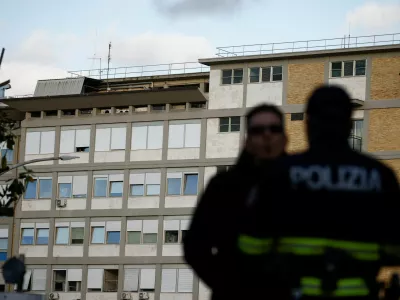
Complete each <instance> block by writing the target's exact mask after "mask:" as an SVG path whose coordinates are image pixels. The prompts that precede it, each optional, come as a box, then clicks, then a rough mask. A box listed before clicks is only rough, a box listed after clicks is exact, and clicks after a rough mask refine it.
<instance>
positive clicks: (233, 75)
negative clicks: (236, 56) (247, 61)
mask: <svg viewBox="0 0 400 300" xmlns="http://www.w3.org/2000/svg"><path fill="white" fill-rule="evenodd" d="M224 71H230V72H231V75H230V76H229V77H228V76H224ZM235 71H242V76H241V78H242V79H241V82H235V77H239V76H235ZM243 75H244V69H243V68H234V69H222V70H221V77H220V78H221V79H220V84H221V85H231V84H243V80H244V78H243V77H244V76H243ZM224 78H230V83H224Z"/></svg>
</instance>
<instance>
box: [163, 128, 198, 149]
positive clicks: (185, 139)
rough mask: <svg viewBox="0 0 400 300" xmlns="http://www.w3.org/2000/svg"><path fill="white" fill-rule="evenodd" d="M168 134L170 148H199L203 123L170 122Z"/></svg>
mask: <svg viewBox="0 0 400 300" xmlns="http://www.w3.org/2000/svg"><path fill="white" fill-rule="evenodd" d="M168 131H169V134H168V148H169V149H177V148H199V147H200V135H201V124H200V122H199V123H187V124H170V125H169V129H168Z"/></svg>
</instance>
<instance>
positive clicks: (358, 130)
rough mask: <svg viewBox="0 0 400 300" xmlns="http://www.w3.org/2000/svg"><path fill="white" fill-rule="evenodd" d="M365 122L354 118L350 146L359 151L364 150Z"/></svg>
mask: <svg viewBox="0 0 400 300" xmlns="http://www.w3.org/2000/svg"><path fill="white" fill-rule="evenodd" d="M363 123H364V122H363V120H353V126H352V129H351V133H350V137H349V144H350V147H351V148H352V149H354V150H357V151H361V150H362V132H363Z"/></svg>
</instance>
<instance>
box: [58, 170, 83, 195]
mask: <svg viewBox="0 0 400 300" xmlns="http://www.w3.org/2000/svg"><path fill="white" fill-rule="evenodd" d="M87 184H88V178H87V176H86V175H76V176H59V177H58V198H86V195H87Z"/></svg>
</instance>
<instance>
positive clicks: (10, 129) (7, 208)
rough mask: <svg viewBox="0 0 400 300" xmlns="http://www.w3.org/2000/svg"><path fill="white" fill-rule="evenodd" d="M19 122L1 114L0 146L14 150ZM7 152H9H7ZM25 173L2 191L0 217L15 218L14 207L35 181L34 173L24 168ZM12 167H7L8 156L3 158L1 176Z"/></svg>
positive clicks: (0, 195) (12, 180)
mask: <svg viewBox="0 0 400 300" xmlns="http://www.w3.org/2000/svg"><path fill="white" fill-rule="evenodd" d="M17 125H18V124H17V122H16V121H14V120H12V119H11V118H10V117H9V116H8V114H7V113H6V112H0V144H2V145H4V146H6V147H5V148H7V149H14V145H15V140H16V135H15V130H16V129H17V127H18V126H17ZM6 151H7V150H6ZM23 168H24V171H23V172H20V173H18V176H17V177H16V178H12V179H9V180H7V184H6V185H5V186H4V187H1V191H0V199H1V200H0V216H9V217H11V216H13V215H14V207H15V205H16V204H17V202H18V200H19V199H20V198H21V196H22V195H23V194H24V193H25V191H26V187H27V184H28V182H30V181H33V178H32V171H31V170H29V169H27V168H25V167H23ZM9 170H10V167H9V166H8V165H7V158H6V155H3V156H2V157H1V169H0V175H3V174H5V173H7V172H8V171H9Z"/></svg>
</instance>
